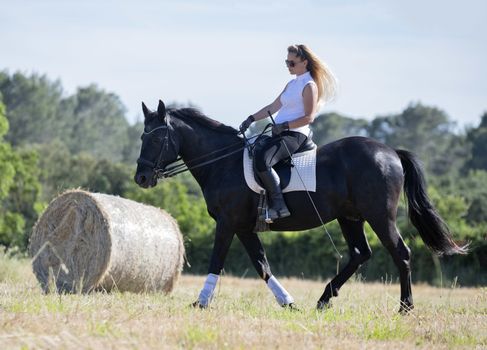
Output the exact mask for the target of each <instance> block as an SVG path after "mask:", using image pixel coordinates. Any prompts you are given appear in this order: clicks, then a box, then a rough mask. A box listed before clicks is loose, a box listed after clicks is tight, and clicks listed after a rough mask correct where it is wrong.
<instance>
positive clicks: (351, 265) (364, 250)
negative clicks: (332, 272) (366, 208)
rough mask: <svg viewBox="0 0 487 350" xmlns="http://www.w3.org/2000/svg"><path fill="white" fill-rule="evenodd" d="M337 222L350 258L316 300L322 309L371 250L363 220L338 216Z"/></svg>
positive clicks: (367, 256)
mask: <svg viewBox="0 0 487 350" xmlns="http://www.w3.org/2000/svg"><path fill="white" fill-rule="evenodd" d="M338 223H339V224H340V227H341V229H342V232H343V236H344V237H345V240H346V241H347V244H348V249H349V254H350V259H349V261H348V263H347V265H346V266H345V267H344V268H343V270H341V271H340V272H339V273H338V275H336V276H335V278H333V279H332V280H331V282H330V283H328V285H327V286H326V288H325V291H324V292H323V295H322V296H321V297H320V299H319V300H318V304H317V306H316V307H317V308H318V309H324V308H327V307H328V306H329V305H330V299H331V297H334V296H337V295H338V290H339V289H340V288H341V287H342V285H343V284H344V283H345V282H346V281H347V280H348V279H349V278H350V277H351V276H352V275H353V274H354V273H355V271H357V269H358V268H359V267H360V265H362V264H363V263H364V262H365V261H366V260H367V259H369V258H370V256H371V254H372V251H371V250H370V246H369V243H368V242H367V238H366V237H365V232H364V222H363V221H351V220H348V219H344V218H339V219H338Z"/></svg>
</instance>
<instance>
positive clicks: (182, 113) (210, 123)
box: [168, 108, 238, 135]
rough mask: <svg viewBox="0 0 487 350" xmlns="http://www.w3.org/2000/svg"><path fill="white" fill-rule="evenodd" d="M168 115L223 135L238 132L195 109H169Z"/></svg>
mask: <svg viewBox="0 0 487 350" xmlns="http://www.w3.org/2000/svg"><path fill="white" fill-rule="evenodd" d="M168 113H169V115H171V116H173V117H176V118H181V119H189V120H193V121H195V122H197V123H198V124H200V125H202V126H204V127H207V128H209V129H212V130H215V131H218V132H221V133H224V134H232V135H237V133H238V131H237V130H236V129H234V128H232V127H231V126H228V125H225V124H223V123H220V122H218V121H216V120H213V119H211V118H209V117H207V116H206V115H204V114H203V113H201V112H200V111H199V110H197V109H195V108H180V109H169V110H168Z"/></svg>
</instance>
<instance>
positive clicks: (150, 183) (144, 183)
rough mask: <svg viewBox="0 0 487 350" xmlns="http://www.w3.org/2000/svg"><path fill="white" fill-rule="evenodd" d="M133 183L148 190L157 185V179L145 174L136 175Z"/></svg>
mask: <svg viewBox="0 0 487 350" xmlns="http://www.w3.org/2000/svg"><path fill="white" fill-rule="evenodd" d="M134 181H135V183H136V184H137V185H139V186H140V187H142V188H149V187H154V186H155V185H157V179H156V177H155V176H147V174H144V173H136V174H135V176H134Z"/></svg>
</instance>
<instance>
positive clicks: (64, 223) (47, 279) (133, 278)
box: [29, 190, 184, 293]
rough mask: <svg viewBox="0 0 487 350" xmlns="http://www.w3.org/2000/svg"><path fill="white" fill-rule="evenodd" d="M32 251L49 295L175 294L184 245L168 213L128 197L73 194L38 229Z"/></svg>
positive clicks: (60, 199)
mask: <svg viewBox="0 0 487 350" xmlns="http://www.w3.org/2000/svg"><path fill="white" fill-rule="evenodd" d="M29 252H30V254H31V257H33V261H32V264H33V269H34V273H35V275H36V277H37V279H38V280H39V282H40V283H41V286H42V288H43V289H44V291H46V292H49V291H50V290H52V289H57V291H59V292H74V293H80V292H82V293H85V292H90V291H92V290H95V289H96V290H106V291H111V290H113V289H115V290H119V291H130V292H147V291H162V292H165V293H168V292H170V291H171V290H172V289H173V287H174V285H175V282H176V281H177V279H178V277H179V275H180V274H181V270H182V267H183V260H184V245H183V239H182V236H181V233H180V231H179V227H178V225H177V223H176V221H175V220H174V219H173V218H172V217H171V216H170V215H169V214H168V213H166V212H165V211H163V210H161V209H159V208H155V207H151V206H148V205H144V204H141V203H137V202H134V201H131V200H128V199H124V198H120V197H116V196H111V195H107V194H100V193H90V192H86V191H82V190H70V191H67V192H65V193H63V194H61V195H60V196H59V197H57V198H56V199H54V200H53V201H52V202H51V203H50V204H49V206H48V207H47V209H46V210H45V212H44V213H43V214H42V216H41V217H40V218H39V220H38V221H37V223H36V224H35V226H34V230H33V233H32V237H31V239H30V246H29Z"/></svg>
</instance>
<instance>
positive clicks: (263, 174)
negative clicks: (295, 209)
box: [257, 170, 291, 223]
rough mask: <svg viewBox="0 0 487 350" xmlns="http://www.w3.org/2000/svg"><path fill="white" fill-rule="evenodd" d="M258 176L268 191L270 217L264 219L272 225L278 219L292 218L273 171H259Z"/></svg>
mask: <svg viewBox="0 0 487 350" xmlns="http://www.w3.org/2000/svg"><path fill="white" fill-rule="evenodd" d="M257 175H258V176H259V179H260V180H261V181H262V185H264V188H265V189H266V191H267V200H268V203H269V211H268V217H266V218H264V219H266V220H267V221H268V223H272V222H273V221H274V220H276V219H280V218H285V217H288V216H290V215H291V213H290V212H289V210H288V208H287V206H286V202H285V201H284V197H283V196H282V192H281V187H280V186H279V184H278V183H277V182H276V179H275V178H274V176H273V175H272V172H271V170H267V171H259V172H258V173H257ZM269 220H270V221H269Z"/></svg>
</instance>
